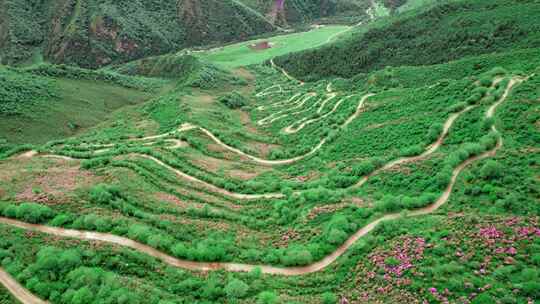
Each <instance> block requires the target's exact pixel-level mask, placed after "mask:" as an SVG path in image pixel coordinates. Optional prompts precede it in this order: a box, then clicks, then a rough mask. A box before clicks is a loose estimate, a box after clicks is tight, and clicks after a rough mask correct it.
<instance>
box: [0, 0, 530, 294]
mask: <svg viewBox="0 0 540 304" xmlns="http://www.w3.org/2000/svg"><path fill="white" fill-rule="evenodd" d="M353 2H354V1H351V2H350V5H354V3H353ZM246 3H247V1H246ZM261 3H262V2H261ZM287 3H296V2H294V1H290V2H287ZM388 3H390V4H389V5H392V6H395V7H397V6H399V4H400V3H401V2H399V1H388ZM247 4H248V5H251V7H252V8H255V7H256V5H258V2H257V1H250V3H247ZM511 4H512V5H511ZM289 5H290V4H289ZM341 5H344V4H341ZM539 6H540V4H539V3H537V2H534V1H517V0H515V1H508V0H507V1H502V0H495V1H493V2H492V5H491V6H486V2H485V1H481V0H475V1H467V2H463V1H462V2H455V1H451V2H450V3H449V4H446V3H445V4H442V5H440V6H436V7H435V8H433V9H428V10H425V11H411V12H408V13H407V14H409V15H401V16H400V15H398V16H395V17H391V18H388V19H381V20H380V24H379V25H381V24H382V25H384V26H379V25H377V24H376V25H373V28H372V30H371V31H382V32H381V33H380V35H383V34H382V33H384V35H386V36H387V38H389V40H392V39H390V38H391V37H397V38H395V39H396V41H398V42H399V43H397V42H396V48H394V49H395V50H396V52H397V51H398V50H400V49H399V48H400V47H402V49H401V50H402V51H403V53H396V54H397V55H396V56H386V55H384V54H383V56H381V58H379V59H377V60H380V61H379V62H378V63H377V62H375V63H373V65H365V66H362V67H360V68H359V67H358V66H356V67H355V66H354V63H355V62H357V61H356V59H357V58H356V57H354V56H356V55H355V54H356V53H354V52H353V51H352V50H354V49H349V47H350V46H351V45H352V44H348V43H350V41H361V40H362V41H364V42H365V45H367V46H368V47H373V48H377V47H379V46H380V44H379V43H382V42H384V41H385V40H384V39H383V38H382V37H383V36H384V35H383V36H378V35H373V32H370V31H368V32H367V33H365V34H364V33H361V32H354V31H353V33H352V34H351V35H352V36H353V38H352V39H353V40H350V41H345V42H342V43H341V42H339V44H336V45H335V47H336V48H340V52H343V53H345V54H348V56H349V57H348V58H347V57H346V56H341V55H339V54H340V52H338V53H333V54H332V58H334V57H336V58H335V59H336V60H338V59H339V60H338V61H336V62H338V63H339V64H341V65H337V64H335V65H333V66H332V70H330V72H329V73H327V74H325V73H322V72H320V71H318V70H316V68H317V67H318V65H313V66H312V67H311V68H312V72H313V73H307V72H305V71H303V70H302V71H300V70H298V69H295V68H293V72H295V73H297V75H302V77H303V75H304V74H303V73H306V75H307V76H308V77H305V78H307V79H317V80H316V81H313V82H308V83H305V84H303V85H299V83H298V82H296V81H293V80H291V79H289V78H287V77H285V76H284V75H283V73H282V71H280V70H279V69H276V68H272V67H271V66H269V65H255V66H249V67H242V68H239V69H235V70H225V69H223V68H218V67H216V66H214V65H212V64H209V63H205V62H202V61H200V60H199V59H197V58H196V57H193V56H191V55H189V54H187V53H184V52H181V53H177V54H174V55H173V54H171V55H164V56H157V57H150V58H144V59H140V60H137V61H133V62H130V63H127V64H122V65H114V66H111V67H107V68H105V69H101V70H98V71H89V70H84V69H79V68H72V67H69V66H52V65H43V66H37V67H31V68H26V69H21V68H18V69H15V68H2V69H1V70H0V72H1V73H0V76H1V77H2V78H0V80H1V81H2V84H3V85H2V87H1V88H2V89H0V94H2V95H0V96H3V97H2V99H1V100H2V101H3V103H2V108H1V109H2V111H4V112H2V115H3V116H2V122H1V123H0V126H1V124H3V123H4V121H8V120H4V117H5V118H6V119H11V118H13V119H14V120H13V121H15V119H22V118H24V117H32V118H33V119H35V120H34V121H32V122H31V123H30V122H29V123H27V124H26V125H25V126H27V128H24V129H22V130H21V131H20V132H19V133H17V132H13V130H12V129H8V130H10V131H9V132H5V133H4V132H2V133H0V134H1V137H6V139H8V140H2V141H0V159H2V160H1V161H0V173H2V174H0V215H1V216H2V217H7V218H12V219H17V220H19V221H23V222H27V223H38V224H43V225H47V226H54V227H63V228H68V229H78V230H86V231H95V232H102V233H109V234H112V235H116V236H122V237H126V238H129V239H132V240H135V241H137V242H140V243H142V244H146V245H148V246H150V247H152V248H155V249H158V250H160V251H161V252H164V253H166V254H169V255H171V256H174V257H177V258H181V259H186V260H189V261H199V262H235V263H244V264H250V265H273V266H279V267H290V266H304V265H310V264H311V263H314V262H316V261H319V260H321V259H323V258H324V257H325V256H327V255H329V254H331V253H332V252H334V251H335V250H336V249H337V248H338V247H339V246H341V245H342V244H343V243H344V242H345V241H346V240H347V239H348V238H349V237H350V236H351V235H353V234H354V233H355V232H357V231H358V230H359V229H360V228H362V227H365V226H366V225H368V224H369V223H371V222H373V221H374V220H376V219H378V218H381V217H382V216H383V215H385V214H388V213H395V214H399V213H401V214H403V215H405V214H410V212H414V210H418V209H419V208H423V207H428V206H430V205H431V204H433V203H434V202H435V201H437V199H438V198H439V197H440V196H441V194H442V193H443V191H445V189H447V187H448V185H449V184H450V183H451V181H452V179H451V178H452V174H453V171H454V170H455V168H458V167H459V166H460V165H461V164H463V163H464V162H465V161H467V160H468V159H470V158H471V157H474V156H478V155H483V153H485V152H487V151H492V152H493V154H492V155H490V156H489V157H487V158H485V159H481V160H477V161H475V162H472V163H471V164H469V165H468V166H467V167H465V168H464V169H463V171H462V172H461V173H460V174H459V175H458V176H457V178H456V182H455V185H454V187H453V188H452V189H451V193H450V198H449V200H448V202H446V203H445V204H444V205H442V206H441V207H440V208H439V209H437V210H435V211H434V212H433V213H430V214H424V215H419V216H416V217H409V218H400V219H398V220H394V221H388V222H383V223H382V224H381V225H379V226H377V228H376V229H375V230H373V231H371V232H370V233H369V234H367V235H365V236H363V237H361V238H360V239H359V240H358V241H356V242H355V243H354V245H352V246H351V247H350V248H348V250H347V251H345V253H344V254H343V255H340V256H339V258H337V260H336V261H334V262H333V263H331V264H330V265H329V266H327V267H326V268H324V269H322V270H321V271H318V272H315V273H311V274H303V275H301V276H291V277H286V276H281V275H277V276H272V275H268V274H264V273H263V272H262V271H261V269H259V268H255V269H254V270H253V271H250V272H247V273H236V272H226V271H222V270H220V271H211V272H208V273H205V272H198V271H188V270H185V269H182V268H175V267H171V266H168V264H165V263H163V262H162V261H159V260H157V259H154V258H151V257H149V256H147V255H145V254H142V253H141V252H138V251H135V250H131V249H127V248H124V247H122V246H111V245H109V244H108V243H96V242H86V241H81V240H78V239H69V238H59V237H52V236H50V235H46V234H41V233H36V232H28V231H24V230H21V229H17V228H14V227H12V226H9V225H2V226H1V227H0V228H1V229H0V263H1V267H2V268H4V269H6V270H7V271H8V272H9V273H11V274H12V275H13V276H14V277H15V278H16V279H17V280H18V281H19V282H21V284H23V285H24V286H25V287H26V288H28V289H29V290H30V291H31V292H33V293H34V294H36V295H37V296H39V297H41V298H42V299H46V300H48V301H50V302H51V303H81V304H82V303H156V304H164V303H167V304H169V303H246V304H247V303H325V304H326V303H337V302H338V301H339V300H340V299H341V298H342V297H344V298H346V299H348V300H349V301H350V302H351V303H372V302H376V303H381V302H382V303H416V302H420V303H421V302H423V301H427V302H429V303H527V302H531V301H532V302H534V301H537V300H538V299H539V298H540V294H539V293H538V291H539V290H540V286H539V284H538V282H539V280H540V271H539V268H540V256H539V254H538V252H540V205H539V204H538V202H539V201H540V191H539V189H540V184H539V180H538V172H539V169H540V168H539V166H540V156H539V155H540V154H539V153H538V152H539V148H540V147H539V142H540V137H539V136H540V129H539V128H540V114H539V113H540V103H539V100H540V56H539V54H540V50H539V44H538V43H539V42H538V41H539V37H537V35H536V32H531V33H528V35H526V36H523V35H522V34H521V30H522V29H527V30H528V31H529V30H533V29H535V26H536V24H535V23H533V21H532V20H536V19H538V18H539V17H540V12H539V10H538V7H539ZM480 9H482V10H480ZM513 9H517V10H519V11H520V12H521V13H522V14H521V16H520V17H519V18H517V17H516V15H515V13H514V11H513ZM395 10H397V9H395ZM433 16H439V17H440V18H441V20H442V23H441V24H444V25H445V26H444V27H443V26H442V25H441V26H440V28H437V27H435V30H433V31H432V30H431V28H432V27H433V26H432V25H433V24H432V22H433V18H434V17H433ZM485 16H491V17H492V19H490V23H486V24H485V25H484V23H482V26H479V25H478V24H477V23H475V22H480V21H482V22H483V21H485V20H486V19H485V18H487V17H485ZM499 17H500V18H499ZM459 18H461V19H460V20H461V22H462V24H463V26H468V27H466V29H468V30H466V31H464V33H469V34H470V35H471V36H470V37H473V38H474V39H476V40H475V41H476V42H477V44H475V45H472V44H470V45H469V44H463V45H462V46H461V48H459V49H458V48H455V49H452V47H451V45H450V44H449V46H450V48H449V50H448V52H447V54H446V55H445V54H443V53H442V51H440V50H439V49H432V51H433V54H432V55H433V57H426V56H428V55H426V54H423V53H422V52H423V51H424V48H430V47H431V45H434V46H439V47H441V46H442V45H443V44H444V43H450V42H448V41H453V40H448V39H446V38H447V37H445V39H443V38H442V37H444V36H445V35H447V36H448V35H450V36H448V37H451V31H453V30H454V28H453V27H452V26H450V25H451V24H453V23H451V22H450V21H449V20H450V19H452V20H453V21H452V22H456V20H455V19H459ZM509 20H512V22H511V23H512V26H511V27H510V29H509V31H510V32H506V31H503V32H502V33H503V34H502V36H498V35H491V34H490V33H494V32H491V30H492V29H496V28H499V27H501V26H503V27H504V26H505V25H506V24H507V23H508V22H509ZM472 21H474V22H472ZM377 22H379V21H377ZM445 22H450V23H445ZM471 22H472V23H471ZM460 24H461V23H460ZM467 24H469V25H467ZM426 26H427V27H426ZM402 27H403V28H405V29H409V30H411V29H421V30H422V33H423V34H422V33H418V31H416V30H415V31H411V34H410V35H404V34H403V33H404V32H397V31H398V30H400V29H401V28H402ZM473 29H474V30H473ZM469 30H470V31H469ZM370 33H371V34H370ZM456 33H457V29H456ZM479 33H480V34H479ZM482 33H483V34H482ZM497 33H499V32H497ZM476 34H478V35H484V34H485V35H487V36H486V39H487V40H488V41H489V43H487V42H486V41H484V40H482V39H477V38H478V37H479V36H475V35H476ZM468 37H469V36H468ZM482 37H483V36H482ZM494 37H495V38H494ZM496 37H502V38H501V40H498V39H496ZM511 37H515V40H513V39H514V38H511ZM413 38H414V39H413ZM415 39H419V40H415ZM411 41H412V42H411ZM420 42H421V43H420ZM409 43H410V44H409ZM416 43H418V45H415V44H416ZM471 43H472V42H471ZM413 48H418V52H419V53H418V54H419V55H418V58H412V57H408V54H409V53H411V52H412V50H413ZM328 50H329V48H321V49H317V50H315V51H310V52H308V53H309V54H325V53H324V52H327V51H328ZM411 54H412V53H411ZM305 56H308V55H306V54H305V53H303V54H291V55H289V56H288V57H286V58H284V59H280V60H279V61H276V62H278V63H279V64H284V63H286V65H285V66H293V65H292V62H293V60H304V59H305V58H308V57H305ZM340 56H341V57H340ZM317 58H322V57H317ZM313 60H315V59H313ZM332 60H334V59H332ZM345 60H346V61H345ZM389 60H392V61H389ZM400 60H403V61H400ZM314 62H315V61H314ZM304 63H305V62H304ZM319 63H320V64H321V66H322V67H323V68H321V69H324V66H327V67H328V66H330V65H327V61H321V62H319ZM435 63H436V64H435ZM328 64H331V63H330V61H329V62H328ZM370 64H371V63H370ZM388 65H391V66H388ZM293 67H294V66H293ZM307 67H308V68H310V65H308V66H307ZM383 67H384V68H383ZM334 69H335V70H334ZM325 71H326V70H325ZM336 71H339V72H336ZM332 75H340V76H342V77H343V78H335V77H333V76H332ZM321 76H328V77H327V78H325V79H319V78H320V77H321ZM353 76H354V77H353ZM303 78H304V77H303ZM70 85H71V86H72V90H71V91H70ZM512 85H513V86H512ZM23 88H24V90H23ZM111 92H115V93H116V94H115V95H114V97H115V98H110V96H109V95H110V94H112V93H111ZM90 94H94V95H90ZM367 94H373V95H367ZM4 96H5V97H4ZM38 96H39V97H40V98H36V97H38ZM135 97H136V99H130V98H135ZM70 98H72V99H74V100H80V99H85V100H86V99H87V100H92V101H94V102H87V104H86V106H85V107H81V108H78V109H79V110H78V111H77V112H78V113H80V115H81V117H88V118H90V117H95V116H97V114H95V113H93V111H98V112H97V113H108V112H110V110H111V109H114V108H118V107H119V106H121V105H123V104H126V103H127V104H131V101H132V100H133V103H134V102H135V101H137V102H138V101H140V102H143V101H146V100H147V102H144V104H140V105H137V104H134V105H133V106H132V107H129V108H127V110H125V111H122V112H117V113H113V114H112V115H110V116H108V117H105V118H103V120H102V121H103V123H101V124H99V125H97V126H95V127H93V128H91V129H86V128H81V129H80V130H78V131H72V132H71V133H67V134H73V136H72V137H70V138H67V139H66V138H64V137H65V134H56V135H55V136H52V135H51V134H55V133H54V132H51V131H49V129H46V128H45V127H44V126H47V124H39V123H38V122H39V120H38V119H39V117H40V115H41V116H44V115H43V113H49V112H47V111H45V110H43V109H47V108H45V106H47V105H69V100H71V99H70ZM95 100H101V101H103V102H101V101H100V102H95ZM361 101H363V104H360V102H361ZM109 102H111V103H113V102H114V105H112V106H111V107H108V106H107V103H109ZM495 105H498V106H497V107H494V106H495ZM68 108H69V107H67V106H66V107H64V106H63V107H58V106H57V107H53V108H49V110H48V111H52V110H51V109H68ZM123 109H126V108H123ZM490 109H495V111H494V115H493V116H492V117H488V115H487V112H488V110H490ZM32 113H36V114H35V116H30V115H31V114H32ZM53 113H55V112H53ZM86 115H88V116H86ZM56 117H57V116H52V117H49V118H46V122H47V123H50V124H51V125H56V126H58V125H57V124H58V122H57V119H56ZM70 117H77V116H70ZM451 118H452V119H453V120H452V119H451ZM449 121H450V122H452V124H451V126H449V128H448V132H447V134H446V136H444V138H440V137H441V133H443V131H444V130H445V124H448V122H449ZM197 126H200V127H202V128H204V129H200V128H198V127H197ZM8 127H10V124H8V123H6V128H8ZM31 127H34V128H36V129H38V130H40V131H39V132H38V131H36V129H34V130H32V129H31ZM209 133H210V134H211V135H212V136H214V137H215V138H214V137H212V136H210V135H209ZM4 134H6V135H4ZM17 134H18V135H17ZM21 134H23V135H24V136H22V135H21ZM10 136H11V137H10ZM25 136H27V137H25ZM49 136H50V137H49ZM51 139H55V140H54V141H51ZM321 140H323V142H322V144H321ZM28 142H30V143H33V144H35V145H36V147H35V149H36V150H37V152H39V153H41V154H39V155H37V156H34V157H32V155H30V154H24V155H21V153H20V152H24V151H27V150H29V149H30V148H29V147H26V146H23V145H19V143H28ZM499 142H500V143H502V146H501V147H499V148H498V149H496V148H497V144H498V143H499ZM434 143H437V145H436V146H435V147H436V149H430V147H432V145H433V144H434ZM495 150H496V151H495ZM426 151H427V152H426ZM242 153H246V154H248V155H250V156H251V157H247V156H246V155H243V154H242ZM47 155H48V156H51V155H53V156H55V157H56V158H50V157H47ZM420 155H421V157H419V156H420ZM59 157H64V158H59ZM66 157H68V159H66ZM295 157H297V159H293V160H292V161H290V162H289V163H287V164H279V163H276V161H285V160H288V159H289V160H290V159H292V158H295ZM401 157H409V158H410V157H412V158H411V159H409V162H402V163H399V164H397V165H395V166H391V167H385V165H387V164H389V163H391V162H392V161H393V160H396V159H400V158H401ZM70 158H71V159H70ZM261 159H263V160H266V162H265V161H262V160H261ZM272 161H274V163H272ZM186 175H188V176H189V177H190V178H188V177H186ZM366 176H369V178H368V179H367V180H365V179H363V178H364V177H366ZM360 182H361V183H360ZM243 195H252V196H251V197H247V198H246V197H243ZM264 195H274V196H275V197H273V198H267V197H265V196H264ZM4 294H5V293H4V292H3V291H2V290H0V302H1V301H6V302H7V301H9V300H7V299H8V297H7V296H4ZM7 303H11V302H7Z"/></svg>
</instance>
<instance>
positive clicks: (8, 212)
mask: <svg viewBox="0 0 540 304" xmlns="http://www.w3.org/2000/svg"><path fill="white" fill-rule="evenodd" d="M2 214H3V215H4V216H6V217H10V218H16V219H19V220H22V221H25V222H29V223H32V224H38V223H43V222H46V221H48V220H49V219H51V218H52V217H54V211H53V210H52V209H51V208H50V207H48V206H43V205H39V204H36V203H23V204H21V205H18V206H16V205H8V206H7V207H4V209H3V212H2Z"/></svg>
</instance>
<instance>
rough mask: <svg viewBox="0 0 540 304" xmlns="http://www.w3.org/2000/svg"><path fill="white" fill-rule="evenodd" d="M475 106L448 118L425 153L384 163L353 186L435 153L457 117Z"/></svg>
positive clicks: (359, 185) (358, 185)
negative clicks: (437, 136)
mask: <svg viewBox="0 0 540 304" xmlns="http://www.w3.org/2000/svg"><path fill="white" fill-rule="evenodd" d="M474 107H475V106H469V107H467V108H465V109H464V110H462V111H461V112H458V113H454V114H452V115H450V117H449V118H448V119H447V120H446V122H445V123H444V126H443V131H442V132H441V134H440V135H439V138H437V141H435V142H434V143H432V144H431V145H430V146H429V147H428V148H427V149H426V150H425V151H424V153H422V154H420V155H417V156H411V157H402V158H398V159H396V160H393V161H391V162H389V163H387V164H386V165H384V166H383V167H381V168H379V169H377V170H375V171H373V172H371V173H370V174H368V175H366V176H364V177H362V178H361V179H360V180H359V181H358V182H357V183H356V184H355V185H354V186H353V188H358V187H361V186H362V185H364V184H365V183H366V182H367V181H368V180H369V179H370V178H371V177H372V176H374V175H377V174H379V173H380V172H382V171H385V170H389V169H391V168H393V167H395V166H397V165H402V164H405V163H410V162H415V161H419V160H421V159H424V158H426V157H427V156H429V155H431V154H433V153H434V152H435V151H437V150H438V149H439V148H440V147H441V146H442V144H443V143H444V139H445V138H446V136H447V135H448V132H449V131H450V128H452V125H454V122H455V121H456V119H457V118H458V117H459V116H461V114H463V113H465V112H468V111H470V110H471V109H473V108H474Z"/></svg>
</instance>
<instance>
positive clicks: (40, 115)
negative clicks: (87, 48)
mask: <svg viewBox="0 0 540 304" xmlns="http://www.w3.org/2000/svg"><path fill="white" fill-rule="evenodd" d="M164 85H166V81H163V80H159V79H143V78H139V77H126V76H123V75H120V74H116V73H111V72H102V71H90V70H83V69H79V68H74V67H69V66H53V65H39V66H35V67H32V68H27V69H14V68H4V67H0V118H1V119H0V139H2V140H7V141H8V142H9V143H18V144H20V143H32V144H36V143H45V142H47V141H49V140H53V139H59V138H65V137H66V136H70V135H73V134H76V133H79V132H81V131H82V130H85V129H87V128H89V127H92V126H94V125H96V124H98V123H100V122H102V121H104V120H105V119H106V118H107V117H110V113H111V112H112V111H114V110H116V109H119V108H120V107H125V106H127V105H135V104H137V103H140V102H142V101H144V100H148V99H149V98H150V96H151V93H152V92H157V91H158V90H159V89H160V88H162V87H163V86H164Z"/></svg>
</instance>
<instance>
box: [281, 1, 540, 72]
mask: <svg viewBox="0 0 540 304" xmlns="http://www.w3.org/2000/svg"><path fill="white" fill-rule="evenodd" d="M539 16H540V5H539V3H538V1H536V0H520V1H517V0H493V1H483V0H473V1H461V0H458V1H446V3H445V4H442V5H438V6H435V7H433V8H432V9H429V10H427V11H425V12H422V13H420V14H416V13H413V14H404V15H402V16H400V17H398V18H395V19H392V21H391V22H389V21H387V20H381V22H379V23H378V24H377V25H378V26H374V27H372V28H371V29H370V30H368V31H367V32H365V33H364V32H362V33H358V34H357V35H354V36H353V37H352V38H351V39H348V40H346V41H343V42H341V43H336V44H333V45H329V46H327V47H324V48H321V49H317V50H307V51H304V52H300V53H294V54H291V55H287V56H283V57H281V58H279V59H277V60H276V63H278V64H279V65H280V66H282V67H284V68H285V69H287V70H288V71H289V72H290V73H291V74H293V75H295V76H297V77H300V78H313V79H317V78H321V77H328V76H340V77H352V76H354V75H357V74H359V73H366V72H368V71H373V70H377V69H381V68H384V67H386V66H401V65H428V64H436V63H443V62H448V61H451V60H456V59H458V58H462V57H465V56H474V55H480V54H485V53H491V52H504V51H507V50H509V49H521V48H534V47H540V23H539V22H538V17H539Z"/></svg>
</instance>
